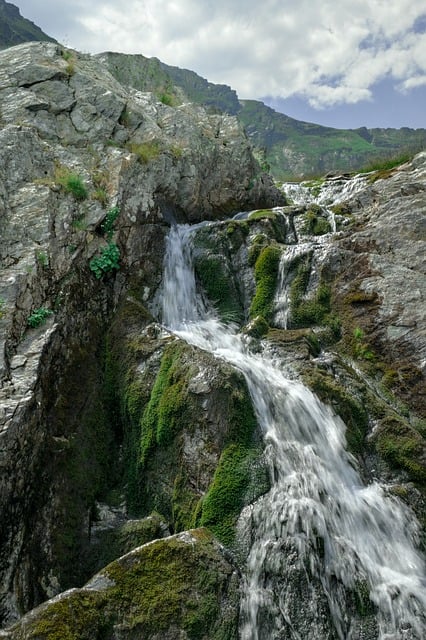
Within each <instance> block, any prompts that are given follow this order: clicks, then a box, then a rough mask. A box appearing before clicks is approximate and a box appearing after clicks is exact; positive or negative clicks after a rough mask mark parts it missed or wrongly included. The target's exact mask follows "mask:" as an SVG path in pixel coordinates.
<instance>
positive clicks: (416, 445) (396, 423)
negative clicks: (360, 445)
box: [374, 416, 426, 484]
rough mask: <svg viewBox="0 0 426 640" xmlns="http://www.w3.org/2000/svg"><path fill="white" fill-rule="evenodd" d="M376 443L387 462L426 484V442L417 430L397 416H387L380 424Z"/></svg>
mask: <svg viewBox="0 0 426 640" xmlns="http://www.w3.org/2000/svg"><path fill="white" fill-rule="evenodd" d="M374 442H375V444H376V447H377V451H378V452H379V453H380V454H381V455H382V456H383V457H384V458H385V460H387V461H388V462H389V463H391V464H393V465H396V466H397V467H400V468H402V469H404V470H405V471H406V472H407V473H408V475H409V477H410V478H411V479H412V480H415V481H417V482H420V483H422V484H424V483H425V482H426V465H425V464H424V461H423V456H424V451H425V447H426V441H425V439H424V437H423V436H422V435H421V434H420V433H419V432H418V431H417V430H416V429H413V427H411V426H410V425H409V424H407V423H405V422H403V421H402V420H401V419H400V418H398V417H396V416H387V417H385V418H383V420H381V421H380V422H379V426H378V429H377V431H376V432H375V435H374Z"/></svg>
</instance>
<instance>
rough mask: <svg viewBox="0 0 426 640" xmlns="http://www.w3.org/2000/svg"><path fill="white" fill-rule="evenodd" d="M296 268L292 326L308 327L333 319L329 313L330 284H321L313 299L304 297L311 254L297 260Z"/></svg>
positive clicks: (293, 283)
mask: <svg viewBox="0 0 426 640" xmlns="http://www.w3.org/2000/svg"><path fill="white" fill-rule="evenodd" d="M295 268H296V269H297V271H296V275H295V276H294V278H293V281H292V283H291V286H290V306H291V325H292V327H293V328H301V327H308V326H310V325H312V324H321V323H327V322H328V321H332V318H331V317H330V315H329V314H330V311H331V305H330V300H331V290H330V287H329V286H328V285H326V284H324V283H322V284H320V285H319V287H318V289H317V291H316V293H315V296H314V297H313V298H312V299H309V300H305V299H304V297H303V296H304V294H305V292H306V289H307V286H308V283H309V277H310V272H311V256H305V257H302V258H300V259H299V260H298V261H295ZM333 326H334V324H333Z"/></svg>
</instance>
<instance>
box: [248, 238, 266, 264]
mask: <svg viewBox="0 0 426 640" xmlns="http://www.w3.org/2000/svg"><path fill="white" fill-rule="evenodd" d="M267 244H268V238H267V236H266V235H265V234H263V233H258V234H257V235H255V236H254V238H253V240H252V242H251V244H250V247H249V250H248V256H247V261H248V264H249V266H250V267H254V265H255V264H256V261H257V259H258V257H259V255H260V252H261V251H262V249H264V248H265V246H266V245H267Z"/></svg>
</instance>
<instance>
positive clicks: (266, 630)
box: [162, 225, 426, 640]
mask: <svg viewBox="0 0 426 640" xmlns="http://www.w3.org/2000/svg"><path fill="white" fill-rule="evenodd" d="M193 236H194V227H189V226H185V225H181V226H175V227H173V228H172V229H171V231H170V234H169V237H168V244H167V254H166V258H165V275H164V288H163V297H162V314H163V323H164V324H165V325H166V326H167V328H168V329H169V330H171V331H172V332H173V333H175V334H176V335H177V336H179V337H180V338H182V339H184V340H186V341H187V342H188V343H190V344H192V345H195V346H197V347H199V348H201V349H204V350H206V351H208V352H210V353H211V354H213V355H214V356H216V357H218V358H222V359H223V360H225V361H227V362H228V363H231V364H232V365H234V366H235V367H237V368H238V369H239V370H240V371H241V372H242V373H243V374H244V376H245V379H246V381H247V385H248V388H249V391H250V394H251V397H252V401H253V405H254V407H255V411H256V415H257V419H258V422H259V425H260V427H261V429H262V432H263V436H264V442H265V456H266V459H267V461H268V466H269V472H270V482H271V488H270V490H269V492H268V493H267V494H265V495H263V496H262V497H261V498H260V499H258V500H257V501H256V502H255V503H254V504H252V505H250V506H249V507H247V508H246V509H245V510H244V512H243V514H242V516H241V519H240V535H241V537H242V538H245V539H246V540H248V547H249V551H248V556H247V560H246V564H245V567H244V569H243V572H244V577H243V582H244V590H243V594H242V601H241V611H240V619H241V623H240V629H239V635H240V639H241V640H278V639H280V640H282V639H284V638H285V639H287V638H290V639H292V640H328V639H331V638H339V639H342V640H348V639H350V638H352V639H353V640H358V639H361V638H366V639H368V640H372V639H373V638H377V639H379V640H400V639H401V640H402V639H407V638H416V639H418V640H421V639H424V638H426V618H425V612H426V582H425V565H424V560H423V558H422V556H421V555H420V554H419V553H418V551H417V550H416V546H415V542H416V536H417V528H416V524H415V521H414V519H413V517H412V514H411V512H410V511H408V509H407V508H406V507H404V506H403V505H402V504H401V503H400V502H399V501H398V500H397V499H395V498H391V497H387V496H386V495H385V492H384V490H383V488H382V487H381V486H380V485H379V484H378V483H373V484H370V485H368V486H364V485H363V484H362V482H361V479H360V476H359V474H358V473H357V471H356V469H355V464H354V460H353V459H352V458H351V456H350V455H349V454H347V453H346V451H345V426H344V424H343V423H342V421H341V420H340V419H339V418H337V417H336V416H335V415H333V414H332V412H331V410H330V409H329V408H328V407H326V406H325V405H323V404H322V403H320V401H319V400H318V399H317V398H316V397H315V396H314V395H313V394H312V393H311V392H310V391H309V390H308V389H307V388H306V387H305V386H303V385H302V384H301V383H299V382H297V381H295V380H294V379H291V378H292V377H294V376H292V374H291V372H288V371H285V370H283V368H282V367H281V368H280V367H278V366H276V365H274V363H273V362H271V358H270V356H269V357H268V358H267V357H263V356H262V355H259V354H253V353H251V352H250V350H249V348H248V347H247V343H246V341H245V340H244V339H243V338H242V337H241V336H240V335H238V334H237V333H235V331H233V330H231V329H229V328H228V327H226V326H223V325H222V324H221V323H220V322H219V321H218V320H217V319H216V318H215V317H214V314H213V313H212V312H211V311H210V310H208V309H207V307H206V305H205V304H204V302H203V299H202V297H201V296H200V294H199V293H198V292H197V284H196V279H195V275H194V271H193V266H192V257H191V245H192V238H193ZM354 593H362V594H363V606H364V607H365V606H366V602H365V600H366V601H367V608H368V606H370V607H371V608H372V610H374V611H375V612H376V613H375V617H374V625H373V627H374V629H373V630H370V632H369V633H367V631H365V633H364V632H361V631H360V629H362V628H361V627H360V626H359V624H358V627H356V625H355V623H354V621H353V620H354V619H355V618H356V615H355V614H354V613H353V611H354V610H355V609H353V611H352V613H351V610H350V606H349V610H348V602H352V601H353V594H354ZM368 594H369V595H368ZM351 597H352V601H351ZM370 617H372V616H370ZM358 618H359V616H358ZM330 619H331V620H332V624H331V625H330ZM303 621H305V622H303ZM330 629H331V631H330ZM363 634H364V635H363Z"/></svg>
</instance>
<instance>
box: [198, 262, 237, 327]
mask: <svg viewBox="0 0 426 640" xmlns="http://www.w3.org/2000/svg"><path fill="white" fill-rule="evenodd" d="M195 269H196V273H197V276H198V278H199V280H200V282H201V285H202V287H203V289H204V291H205V293H206V295H207V298H208V299H209V300H210V302H211V303H212V304H213V306H214V307H215V308H216V309H217V311H218V314H219V317H220V319H221V320H222V321H223V322H226V323H227V322H236V323H237V324H241V323H242V322H243V321H244V312H243V309H242V305H241V303H240V301H239V295H238V291H237V289H236V287H235V283H234V280H233V274H232V273H231V271H230V269H229V266H228V264H227V261H226V259H224V257H223V256H220V255H213V254H210V253H203V254H201V255H199V256H198V257H197V258H196V261H195Z"/></svg>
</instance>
